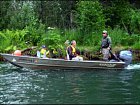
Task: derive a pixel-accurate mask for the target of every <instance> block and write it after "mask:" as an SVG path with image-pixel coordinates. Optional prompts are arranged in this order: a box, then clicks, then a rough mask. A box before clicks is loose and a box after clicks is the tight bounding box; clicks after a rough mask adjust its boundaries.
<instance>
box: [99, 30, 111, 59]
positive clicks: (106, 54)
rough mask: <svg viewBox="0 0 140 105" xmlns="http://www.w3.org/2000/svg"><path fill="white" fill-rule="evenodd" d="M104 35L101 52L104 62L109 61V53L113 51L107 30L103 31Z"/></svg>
mask: <svg viewBox="0 0 140 105" xmlns="http://www.w3.org/2000/svg"><path fill="white" fill-rule="evenodd" d="M102 35H103V38H102V42H101V49H102V50H101V51H102V54H103V60H105V61H108V58H109V52H110V50H111V38H110V37H109V35H108V33H107V31H106V30H104V31H103V33H102Z"/></svg>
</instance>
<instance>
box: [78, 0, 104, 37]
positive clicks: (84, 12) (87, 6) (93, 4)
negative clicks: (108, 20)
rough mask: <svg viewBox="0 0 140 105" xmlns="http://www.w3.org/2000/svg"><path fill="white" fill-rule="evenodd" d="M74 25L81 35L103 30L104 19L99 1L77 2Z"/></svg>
mask: <svg viewBox="0 0 140 105" xmlns="http://www.w3.org/2000/svg"><path fill="white" fill-rule="evenodd" d="M76 23H77V25H78V27H79V28H80V30H81V32H82V33H83V34H82V35H85V34H88V33H91V32H92V31H94V32H97V31H99V30H103V29H104V27H105V18H104V15H103V9H102V6H101V4H100V3H99V1H98V0H94V1H79V2H78V4H77V18H76ZM81 37H82V36H81ZM83 37H84V36H83Z"/></svg>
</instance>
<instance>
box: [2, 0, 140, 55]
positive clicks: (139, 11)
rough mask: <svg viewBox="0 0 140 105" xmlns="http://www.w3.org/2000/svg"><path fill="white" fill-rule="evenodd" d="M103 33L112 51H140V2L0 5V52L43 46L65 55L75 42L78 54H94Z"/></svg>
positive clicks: (25, 0) (5, 1)
mask: <svg viewBox="0 0 140 105" xmlns="http://www.w3.org/2000/svg"><path fill="white" fill-rule="evenodd" d="M103 30H107V31H108V33H109V36H110V37H111V39H112V49H113V51H117V50H123V49H130V48H131V49H132V50H140V1H139V0H90V1H81V0H76V1H74V0H71V1H70V0H52V1H45V0H42V1H39V0H36V1H34V0H33V1H31V0H1V1H0V45H1V46H0V52H4V53H11V52H13V51H15V50H17V49H20V50H23V49H26V48H29V47H31V46H38V49H40V47H41V45H44V44H45V45H46V46H47V47H48V49H49V50H56V51H60V52H65V49H64V47H65V45H64V42H65V41H66V40H70V41H71V40H76V41H77V48H78V49H80V51H88V52H98V51H99V50H100V45H101V39H102V31H103ZM63 55H65V54H64V53H63Z"/></svg>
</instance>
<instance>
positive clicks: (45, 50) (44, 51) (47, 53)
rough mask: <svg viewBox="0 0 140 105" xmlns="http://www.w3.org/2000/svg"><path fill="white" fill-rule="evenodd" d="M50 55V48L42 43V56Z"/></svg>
mask: <svg viewBox="0 0 140 105" xmlns="http://www.w3.org/2000/svg"><path fill="white" fill-rule="evenodd" d="M48 55H49V50H48V51H47V48H46V46H45V45H42V49H41V51H40V56H41V57H42V58H46V56H48Z"/></svg>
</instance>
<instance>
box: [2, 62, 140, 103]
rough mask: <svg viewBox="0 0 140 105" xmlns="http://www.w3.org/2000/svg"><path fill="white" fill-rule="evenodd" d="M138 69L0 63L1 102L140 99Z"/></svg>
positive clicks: (105, 101)
mask: <svg viewBox="0 0 140 105" xmlns="http://www.w3.org/2000/svg"><path fill="white" fill-rule="evenodd" d="M139 75H140V69H137V70H135V69H125V70H120V71H117V70H94V71H92V70H88V71H84V70H82V71H81V70H76V71H73V70H68V71H66V70H46V71H45V70H28V69H19V68H15V67H14V66H12V65H9V64H5V63H4V64H0V103H1V104H44V103H46V104H47V103H48V104H54V103H55V104H63V103H65V104H67V103H68V104H73V103H76V104H103V103H104V104H108V103H109V104H111V103H118V104H121V103H140V96H139V94H140V91H139V89H140V77H139Z"/></svg>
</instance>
